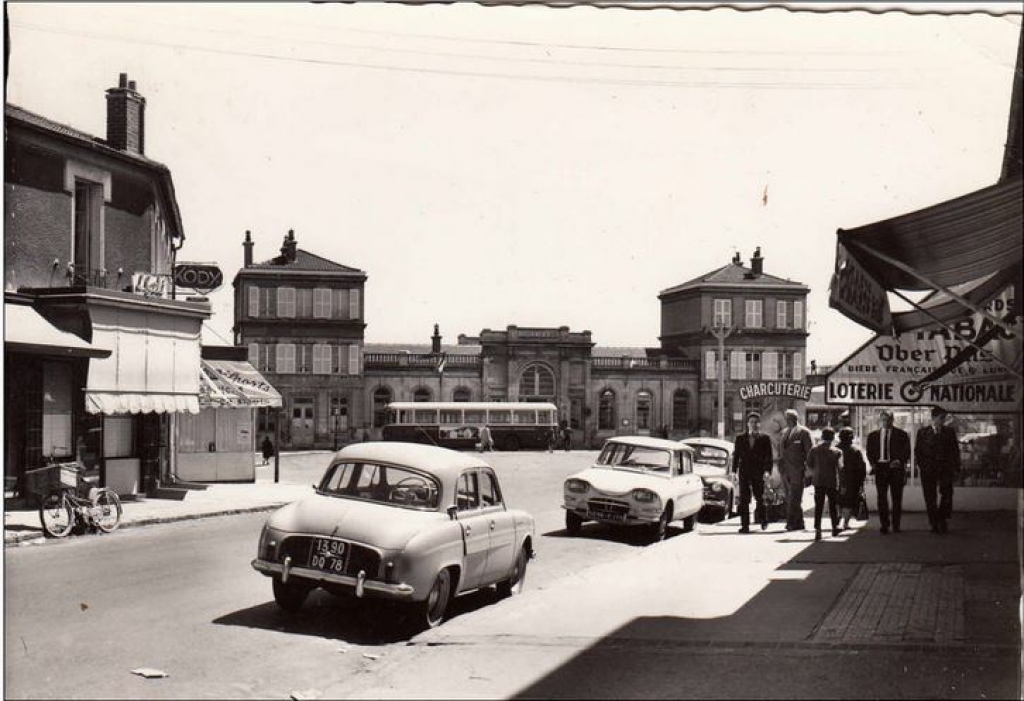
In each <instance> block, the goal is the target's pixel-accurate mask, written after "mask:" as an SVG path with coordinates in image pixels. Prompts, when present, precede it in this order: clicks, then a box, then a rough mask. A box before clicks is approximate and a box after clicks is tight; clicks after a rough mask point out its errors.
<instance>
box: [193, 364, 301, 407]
mask: <svg viewBox="0 0 1024 701" xmlns="http://www.w3.org/2000/svg"><path fill="white" fill-rule="evenodd" d="M201 364H202V365H201V367H202V378H201V380H202V381H201V383H200V390H199V405H200V407H202V408H216V407H261V406H265V407H280V406H282V404H281V394H280V393H279V392H278V391H277V390H276V389H274V387H273V385H271V384H270V383H269V382H267V380H266V379H265V378H264V377H263V375H261V374H260V373H259V371H257V370H256V368H254V367H253V366H252V365H251V364H249V363H247V362H245V361H241V360H202V361H201Z"/></svg>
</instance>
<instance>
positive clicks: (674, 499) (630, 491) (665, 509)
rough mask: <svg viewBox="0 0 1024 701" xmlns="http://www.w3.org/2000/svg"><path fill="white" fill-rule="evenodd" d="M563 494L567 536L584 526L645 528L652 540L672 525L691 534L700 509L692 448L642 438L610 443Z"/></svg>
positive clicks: (699, 485) (571, 479) (571, 480)
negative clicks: (679, 525)
mask: <svg viewBox="0 0 1024 701" xmlns="http://www.w3.org/2000/svg"><path fill="white" fill-rule="evenodd" d="M563 493H564V504H563V508H564V509H565V528H566V530H567V531H568V532H569V534H570V535H575V534H577V533H579V531H580V527H581V526H582V525H583V523H584V522H585V521H598V522H600V523H607V524H615V525H624V526H641V527H646V528H648V529H649V533H650V537H651V539H652V540H661V539H663V538H664V537H665V533H666V531H667V529H668V524H669V523H671V522H673V521H682V523H683V528H684V529H685V530H690V529H692V528H693V523H694V521H695V519H696V515H697V512H699V511H700V509H701V506H702V505H703V498H702V494H703V486H702V483H701V479H700V477H699V476H698V475H696V474H694V471H693V449H692V448H690V447H689V446H686V445H683V444H682V443H679V442H678V441H669V440H665V439H662V438H647V437H643V436H619V437H615V438H609V439H608V440H607V441H606V442H605V444H604V447H603V448H602V449H601V453H600V455H599V456H598V458H597V462H596V463H595V464H594V466H593V467H591V468H589V469H587V470H583V471H582V472H577V473H576V474H574V475H572V476H570V477H569V478H568V479H567V480H565V484H564V488H563Z"/></svg>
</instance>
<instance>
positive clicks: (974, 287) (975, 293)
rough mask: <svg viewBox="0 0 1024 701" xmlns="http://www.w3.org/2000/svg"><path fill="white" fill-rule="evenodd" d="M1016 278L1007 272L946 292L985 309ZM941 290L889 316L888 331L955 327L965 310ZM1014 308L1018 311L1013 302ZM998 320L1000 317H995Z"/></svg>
mask: <svg viewBox="0 0 1024 701" xmlns="http://www.w3.org/2000/svg"><path fill="white" fill-rule="evenodd" d="M1019 276H1020V271H1019V270H1014V269H1008V270H1003V271H1000V272H998V273H993V274H992V275H987V276H985V277H983V278H981V279H980V280H973V281H971V282H968V283H965V284H963V285H954V286H953V287H951V288H950V289H949V292H952V293H953V294H955V295H957V296H959V297H962V298H964V299H966V300H968V301H970V302H971V303H972V304H975V305H977V306H979V307H984V306H986V305H988V304H989V303H990V302H991V301H992V300H993V299H995V298H996V297H997V296H999V295H1000V294H1001V293H1002V292H1003V291H1004V290H1005V289H1006V288H1007V287H1010V286H1012V285H1013V284H1014V282H1015V279H1016V278H1018V277H1019ZM949 292H946V291H944V290H940V291H938V292H935V293H933V294H931V295H928V297H926V298H925V299H924V300H922V301H921V302H920V303H919V304H918V305H917V307H916V308H915V309H912V310H910V311H906V312H896V313H894V314H893V315H892V328H893V330H894V331H895V332H896V333H902V332H904V331H911V330H914V329H919V328H921V327H923V326H931V325H934V324H935V323H937V322H941V323H943V324H952V323H956V322H957V321H959V320H960V319H963V318H964V314H965V312H966V310H965V309H964V305H963V304H961V303H960V302H958V301H957V300H956V299H954V298H953V297H952V295H950V294H949ZM1014 305H1015V306H1018V307H1019V304H1018V302H1017V300H1015V302H1014ZM996 311H997V313H998V312H1002V313H1005V312H1008V311H1011V310H1010V309H999V310H996ZM999 315H1000V316H1002V314H999Z"/></svg>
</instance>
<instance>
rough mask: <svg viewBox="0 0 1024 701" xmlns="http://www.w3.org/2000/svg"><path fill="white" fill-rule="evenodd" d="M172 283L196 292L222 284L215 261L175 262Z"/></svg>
mask: <svg viewBox="0 0 1024 701" xmlns="http://www.w3.org/2000/svg"><path fill="white" fill-rule="evenodd" d="M174 284H175V285H177V286H178V287H185V288H188V289H190V290H195V291H196V292H212V291H213V290H215V289H217V288H218V287H220V286H221V285H223V284H224V274H223V273H222V272H221V270H220V268H219V267H218V266H217V264H216V263H184V262H183V263H175V264H174Z"/></svg>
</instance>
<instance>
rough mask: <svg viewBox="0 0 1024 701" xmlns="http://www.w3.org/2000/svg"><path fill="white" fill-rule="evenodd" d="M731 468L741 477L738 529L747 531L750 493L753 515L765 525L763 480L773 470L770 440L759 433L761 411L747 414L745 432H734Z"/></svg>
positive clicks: (766, 524)
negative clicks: (738, 433) (735, 433)
mask: <svg viewBox="0 0 1024 701" xmlns="http://www.w3.org/2000/svg"><path fill="white" fill-rule="evenodd" d="M732 471H733V472H735V473H737V474H738V475H739V481H740V506H739V509H740V524H741V528H740V533H750V497H751V496H753V497H754V500H755V501H756V502H757V505H756V506H755V507H754V518H755V519H757V520H758V521H760V522H761V530H762V531H763V530H764V529H766V528H768V510H767V509H766V508H765V505H764V480H765V478H766V477H767V476H768V475H769V474H770V473H771V471H772V441H771V439H770V438H768V436H766V435H765V434H763V433H761V415H760V414H758V413H757V412H756V411H752V412H750V413H749V414H747V432H746V433H741V434H740V435H738V436H736V445H735V447H734V448H733V453H732Z"/></svg>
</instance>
